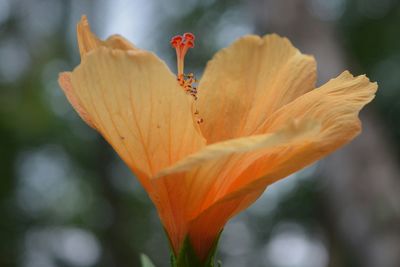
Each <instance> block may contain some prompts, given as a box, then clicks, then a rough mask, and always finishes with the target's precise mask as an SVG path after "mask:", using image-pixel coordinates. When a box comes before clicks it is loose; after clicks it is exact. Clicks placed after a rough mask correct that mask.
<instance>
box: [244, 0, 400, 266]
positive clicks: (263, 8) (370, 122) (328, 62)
mask: <svg viewBox="0 0 400 267" xmlns="http://www.w3.org/2000/svg"><path fill="white" fill-rule="evenodd" d="M311 2H313V4H314V6H311ZM318 2H319V3H320V5H322V2H323V1H306V0H281V1H273V0H252V1H250V3H251V6H252V8H253V12H254V14H256V24H257V29H258V31H259V32H260V33H265V32H277V33H278V34H281V35H283V36H287V37H288V38H289V39H290V40H291V41H292V42H293V43H294V44H295V46H296V47H298V48H300V50H301V51H302V52H303V53H307V54H313V55H314V56H315V57H316V59H317V62H318V66H319V68H318V77H319V79H320V80H319V84H321V81H323V82H326V81H327V80H328V79H330V78H333V77H336V76H337V75H338V74H339V73H341V72H342V71H344V70H345V69H348V67H347V64H346V63H347V61H348V59H346V58H345V56H344V52H343V50H342V49H341V47H340V43H338V40H341V39H340V36H338V35H337V33H336V32H335V21H334V20H331V21H327V20H325V21H323V20H321V19H320V18H318V14H316V13H315V10H314V11H313V8H315V7H316V6H315V4H316V3H317V4H318ZM350 60H351V59H350ZM352 72H353V73H354V71H352ZM362 113H363V114H362V121H363V133H362V135H360V136H359V137H358V138H357V139H356V140H355V141H354V142H352V143H351V144H350V145H348V146H346V147H345V148H344V149H341V150H340V151H338V152H336V153H335V154H334V155H332V156H330V157H329V158H327V159H326V160H325V161H324V163H323V164H322V168H321V171H322V174H323V176H324V177H325V178H327V181H323V182H324V183H325V182H326V183H327V188H328V189H329V190H327V191H326V192H325V195H324V199H325V203H324V206H325V208H326V209H327V210H326V211H325V213H326V214H327V215H328V218H327V219H328V220H329V224H330V225H331V227H332V228H333V229H330V231H331V233H330V236H329V238H330V239H332V238H333V239H336V240H334V241H333V242H332V240H331V244H332V243H333V244H338V242H337V241H338V240H339V244H340V241H344V244H346V247H345V248H343V247H341V248H340V250H345V251H346V253H348V254H349V255H350V256H351V258H354V259H355V264H356V265H357V266H363V267H376V266H379V267H398V266H400V195H399V194H398V192H400V180H399V179H398V178H399V173H400V171H399V170H398V167H397V165H396V163H397V162H398V161H397V159H395V156H394V153H393V151H391V148H390V141H389V138H388V136H386V133H385V131H384V127H383V125H382V124H381V119H380V118H378V117H376V115H375V114H374V112H373V107H371V106H369V107H368V108H367V111H363V112H362ZM328 227H330V226H328ZM342 244H343V242H342ZM330 249H331V250H335V248H330ZM336 255H337V253H336V251H331V255H330V256H331V259H330V260H331V262H330V266H343V261H342V259H336V258H335V256H336Z"/></svg>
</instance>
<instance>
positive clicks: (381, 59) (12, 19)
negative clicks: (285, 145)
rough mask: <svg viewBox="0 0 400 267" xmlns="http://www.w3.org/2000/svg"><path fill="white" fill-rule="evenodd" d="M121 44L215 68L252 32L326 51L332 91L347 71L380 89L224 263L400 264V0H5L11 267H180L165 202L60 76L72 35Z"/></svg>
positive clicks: (240, 233) (249, 222)
mask: <svg viewBox="0 0 400 267" xmlns="http://www.w3.org/2000/svg"><path fill="white" fill-rule="evenodd" d="M82 14H87V15H88V18H89V21H90V22H91V25H92V28H93V30H94V31H95V32H96V33H97V34H98V35H99V36H100V37H102V38H105V37H107V36H108V35H110V34H113V33H120V34H122V35H124V36H125V37H127V38H128V39H130V40H131V41H132V42H134V43H135V44H136V45H137V46H139V47H141V48H143V49H147V50H151V51H154V52H156V53H157V54H158V55H159V56H160V57H161V58H163V59H164V60H166V61H167V62H168V64H169V65H170V66H171V68H173V69H175V62H174V51H173V49H171V48H170V46H169V39H170V37H171V36H173V35H175V34H180V33H183V32H185V31H191V32H194V33H195V34H196V36H197V43H196V49H194V50H191V51H190V52H189V55H188V57H187V66H188V69H189V70H190V71H193V72H195V73H196V74H197V76H198V77H200V76H201V73H202V70H203V68H204V66H205V64H206V62H207V60H208V59H210V58H211V56H212V55H213V53H215V52H216V51H217V50H218V49H220V48H221V47H224V46H226V45H228V44H229V43H231V42H232V41H233V40H235V39H236V38H238V37H239V36H242V35H244V34H249V33H256V34H265V33H269V32H277V33H279V34H281V35H284V36H287V37H289V38H290V39H291V40H292V42H293V43H294V44H295V45H296V46H297V47H298V48H300V50H301V51H302V52H304V53H308V54H313V55H315V57H316V59H317V62H318V65H319V67H318V72H319V84H321V83H323V82H326V81H327V80H328V79H330V78H333V77H335V76H337V75H338V74H339V73H341V71H342V70H345V69H349V70H351V72H352V73H353V74H363V73H366V74H367V75H368V76H369V77H370V78H371V79H372V80H374V81H377V82H378V84H379V88H380V89H379V92H378V95H377V98H376V99H375V100H374V102H373V103H372V104H370V105H368V107H367V108H366V109H365V110H363V112H362V120H363V122H364V131H363V134H362V135H361V136H359V137H358V138H357V139H356V140H355V141H354V142H352V143H351V145H349V146H347V147H345V148H344V149H341V150H340V151H338V152H336V153H335V154H334V155H332V156H330V157H328V158H327V159H325V160H324V161H322V162H319V163H317V164H314V165H313V166H311V167H309V168H307V169H305V170H303V171H301V172H299V173H297V174H294V175H292V176H290V177H289V178H287V179H285V180H283V181H280V182H278V183H276V184H274V185H272V186H271V187H269V188H268V189H267V191H266V193H265V194H264V195H263V197H262V198H261V199H259V200H258V202H256V203H255V204H254V205H253V206H252V207H251V208H250V209H248V210H247V211H245V212H243V213H241V214H240V215H239V216H237V217H236V218H235V219H233V220H231V221H230V223H229V224H228V225H227V226H226V228H225V231H224V233H223V235H222V238H221V243H220V249H219V252H218V258H219V259H221V260H222V262H223V266H226V267H239V266H252V267H261V266H268V267H399V266H400V170H399V169H400V1H398V0H279V1H278V0H276V1H272V0H249V1H239V0H229V1H228V0H203V1H201V0H168V1H166V0H109V1H107V0H96V1H95V0H92V1H90V0H0V151H1V153H0V176H1V180H0V266H2V267H12V266H18V267H92V266H104V267H125V266H127V267H134V266H140V264H139V254H140V253H142V252H143V253H146V254H147V255H149V256H150V258H152V260H153V261H154V262H155V264H156V266H161V267H162V266H168V245H167V240H166V238H165V236H164V232H163V230H162V226H161V225H160V223H159V221H158V218H157V214H156V212H155V209H154V207H153V206H152V204H151V202H150V201H149V199H148V197H147V195H146V193H145V192H144V191H143V189H142V188H141V187H140V185H139V184H138V182H137V181H136V179H135V177H134V175H133V174H131V173H130V172H129V170H128V169H127V167H126V166H124V165H123V163H122V162H121V160H120V159H119V158H118V157H117V156H116V155H115V153H114V152H113V151H112V150H111V149H110V147H109V145H107V143H106V142H105V141H104V140H103V139H102V138H101V137H100V136H99V135H98V134H97V133H96V132H94V131H93V130H92V129H91V128H89V127H88V126H87V125H85V124H84V123H83V122H82V120H81V119H80V118H79V117H78V116H77V114H76V113H75V112H74V111H73V109H72V108H71V106H70V105H69V104H68V102H67V100H66V98H65V97H64V95H63V94H62V92H61V90H60V88H59V86H58V84H57V76H58V73H59V72H61V71H64V70H71V69H72V68H73V67H74V66H76V65H77V64H79V56H78V49H77V44H76V36H75V25H76V23H77V22H78V20H79V19H80V16H81V15H82Z"/></svg>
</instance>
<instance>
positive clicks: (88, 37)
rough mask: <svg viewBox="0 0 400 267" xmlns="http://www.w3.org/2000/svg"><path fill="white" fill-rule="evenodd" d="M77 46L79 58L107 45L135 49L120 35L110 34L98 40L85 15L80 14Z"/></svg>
mask: <svg viewBox="0 0 400 267" xmlns="http://www.w3.org/2000/svg"><path fill="white" fill-rule="evenodd" d="M76 31H77V37H78V46H79V52H80V54H81V58H82V59H83V58H84V57H85V56H86V54H87V53H89V52H90V51H92V50H93V49H96V48H99V47H108V48H113V49H120V50H137V48H136V47H135V46H134V45H133V44H131V43H130V42H129V41H128V40H126V39H125V38H124V37H122V36H120V35H112V36H110V37H109V38H108V39H107V40H106V41H102V40H100V39H99V38H98V37H97V36H96V35H95V34H94V33H93V32H92V31H91V30H90V26H89V22H88V20H87V17H86V16H82V18H81V21H80V22H79V23H78V25H77V28H76Z"/></svg>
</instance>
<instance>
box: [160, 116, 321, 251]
mask: <svg viewBox="0 0 400 267" xmlns="http://www.w3.org/2000/svg"><path fill="white" fill-rule="evenodd" d="M318 128H319V126H318V125H317V124H315V123H312V122H306V121H303V122H302V124H297V123H293V124H289V125H285V129H282V130H280V131H277V132H275V133H270V134H266V135H257V136H251V137H244V138H238V139H234V140H229V141H225V142H220V143H216V144H212V145H209V146H207V147H206V148H204V149H203V150H201V151H199V152H197V153H195V154H193V155H190V156H188V157H186V158H185V159H183V160H182V161H180V162H178V163H177V164H175V165H173V166H171V167H170V168H167V169H164V170H162V171H161V172H159V173H158V175H157V176H155V177H154V179H153V185H154V187H155V188H159V189H157V192H161V191H162V193H160V195H161V194H162V196H161V197H160V199H161V200H165V199H168V202H162V201H157V200H156V201H155V203H156V206H157V208H158V211H159V214H160V217H161V219H162V221H163V224H164V226H165V228H166V230H167V232H168V233H169V236H170V239H171V242H172V244H173V247H174V249H175V251H179V247H180V245H181V243H182V242H183V239H184V237H185V235H186V234H187V232H188V227H190V221H192V220H193V219H195V218H196V217H197V216H198V215H199V214H200V213H201V212H202V211H203V210H204V209H205V208H207V207H208V206H210V205H212V204H213V203H214V202H215V200H216V199H219V198H222V197H223V195H224V194H223V192H224V191H223V190H224V188H227V186H228V185H229V184H230V183H229V180H230V179H231V178H234V177H236V176H238V175H239V174H240V173H241V172H242V171H243V170H244V169H246V168H247V167H248V166H249V165H250V164H251V163H252V162H254V161H255V160H256V159H257V158H258V157H260V156H262V155H263V154H264V153H265V151H274V150H276V149H277V148H280V147H282V146H288V145H290V144H292V143H294V142H298V140H299V139H301V140H303V139H304V138H305V137H306V136H309V135H311V134H310V132H313V131H317V130H318ZM246 198H247V197H246ZM235 208H236V207H235ZM227 211H228V209H227V210H225V211H224V212H227ZM224 212H221V213H220V214H221V216H223V215H222V214H224ZM172 214H173V216H172ZM214 219H215V225H216V228H213V226H206V225H204V227H206V228H207V229H205V231H208V230H210V232H209V233H210V235H211V236H212V235H213V234H215V233H216V234H218V232H215V231H212V229H214V230H215V229H217V230H220V229H221V228H220V224H218V222H219V221H224V219H225V218H224V217H223V218H214ZM207 223H210V224H214V221H209V222H207ZM206 236H207V235H206V234H204V238H206ZM211 236H207V240H211V239H212V238H211ZM214 237H215V236H214ZM211 244H212V242H211V243H209V244H208V245H211ZM208 245H205V246H204V247H200V246H199V247H197V248H196V252H198V255H199V256H200V255H202V254H203V253H205V252H207V250H208V249H209V248H210V247H208Z"/></svg>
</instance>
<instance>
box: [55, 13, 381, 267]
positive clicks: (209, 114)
mask: <svg viewBox="0 0 400 267" xmlns="http://www.w3.org/2000/svg"><path fill="white" fill-rule="evenodd" d="M77 31H78V43H79V50H80V54H81V64H80V65H79V66H78V67H76V68H75V69H74V70H73V71H72V72H64V73H61V74H60V77H59V83H60V85H61V87H62V88H63V90H64V92H65V94H66V96H67V98H68V100H69V101H70V103H71V104H72V106H73V107H74V108H75V110H76V111H77V112H78V114H79V115H80V116H81V118H82V119H83V120H84V121H85V122H86V123H87V124H88V125H90V126H91V127H93V128H94V129H95V130H97V131H98V132H99V133H100V134H101V135H102V136H103V137H104V138H105V139H106V140H107V141H108V142H109V143H110V144H111V145H112V146H113V148H114V149H115V151H116V152H117V153H118V154H119V156H120V157H121V158H122V159H123V160H124V162H125V163H126V164H127V165H128V166H129V167H130V169H131V170H132V171H133V172H134V173H135V174H136V175H137V177H138V179H139V181H140V182H141V184H142V185H143V186H144V188H145V189H146V191H147V192H148V194H149V196H150V198H151V200H152V201H153V202H154V204H155V206H156V207H157V210H158V213H159V216H160V218H161V221H162V223H163V225H164V227H165V229H166V232H167V233H168V237H169V240H170V243H171V246H172V248H173V252H174V255H175V257H178V256H179V253H180V251H182V249H183V247H184V246H185V245H184V244H186V243H188V244H189V245H190V247H191V249H192V251H193V253H194V255H195V256H196V257H197V259H198V260H199V262H205V261H207V259H209V256H210V254H211V252H212V251H213V246H214V243H215V242H216V239H217V238H218V236H219V233H220V232H221V230H222V229H223V227H224V225H225V223H226V222H227V221H228V219H229V218H231V217H232V216H234V215H235V214H237V213H238V212H240V211H242V210H243V209H245V208H247V207H248V206H249V205H250V204H252V203H253V202H254V201H255V200H256V199H257V198H258V197H259V196H260V195H261V194H262V193H263V191H264V190H265V189H266V187H267V186H268V185H270V184H272V183H274V182H276V181H277V180H279V179H282V178H284V177H286V176H288V175H289V174H291V173H293V172H295V171H298V170H300V169H302V168H304V167H305V166H307V165H309V164H311V163H313V162H315V161H316V160H318V159H320V158H322V157H324V156H325V155H327V154H329V153H331V152H333V151H335V150H336V149H337V148H339V147H341V146H343V145H345V144H346V143H348V142H349V141H351V140H352V139H353V138H354V137H355V136H356V135H357V134H359V133H360V130H361V124H360V121H359V119H358V113H359V111H360V110H361V108H362V107H363V106H364V105H365V104H367V103H368V102H370V101H371V100H372V99H373V98H374V94H375V92H376V90H377V84H376V83H371V82H370V81H369V80H368V78H367V77H365V76H364V75H363V76H358V77H354V76H352V75H351V74H350V73H349V72H347V71H346V72H343V73H342V74H340V75H339V76H338V77H337V78H335V79H332V80H330V81H329V82H327V83H326V84H324V85H322V86H321V87H319V88H316V89H314V88H315V81H316V63H315V60H314V58H313V57H312V56H308V55H304V54H301V53H300V52H299V50H297V49H296V48H295V47H293V45H292V44H291V43H290V41H289V40H288V39H286V38H282V37H280V36H278V35H275V34H272V35H266V36H264V37H258V36H254V35H249V36H245V37H243V38H240V39H239V40H237V41H236V42H234V43H233V44H232V45H231V46H229V47H228V48H225V49H222V50H221V51H220V52H218V53H217V54H216V55H215V56H214V57H213V59H212V60H211V61H210V62H209V63H208V64H207V67H206V69H205V71H204V74H203V76H202V78H201V80H200V82H199V85H198V88H197V89H196V88H194V87H193V82H194V78H193V77H192V75H185V74H184V72H183V70H184V65H183V58H184V55H185V54H186V52H187V50H188V49H189V48H190V47H193V45H194V36H193V35H192V34H186V35H184V36H178V37H175V38H173V39H172V41H171V44H172V45H173V47H175V48H176V50H177V59H178V75H174V74H173V73H172V72H171V71H170V70H169V68H168V67H167V65H166V64H165V63H164V62H163V61H162V60H161V59H159V58H158V57H157V56H156V55H154V54H153V53H151V52H148V51H145V50H141V49H138V48H136V47H135V46H133V45H132V44H131V43H129V42H128V41H127V40H125V39H124V38H122V37H121V36H116V35H114V36H111V37H110V38H108V39H107V40H106V41H101V40H99V39H98V38H97V37H96V36H95V35H94V34H93V33H92V32H91V31H90V28H89V25H88V22H87V20H86V18H85V17H83V18H82V20H81V22H80V23H79V24H78V27H77ZM177 77H178V79H177Z"/></svg>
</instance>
